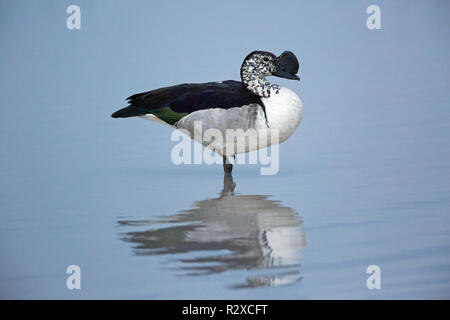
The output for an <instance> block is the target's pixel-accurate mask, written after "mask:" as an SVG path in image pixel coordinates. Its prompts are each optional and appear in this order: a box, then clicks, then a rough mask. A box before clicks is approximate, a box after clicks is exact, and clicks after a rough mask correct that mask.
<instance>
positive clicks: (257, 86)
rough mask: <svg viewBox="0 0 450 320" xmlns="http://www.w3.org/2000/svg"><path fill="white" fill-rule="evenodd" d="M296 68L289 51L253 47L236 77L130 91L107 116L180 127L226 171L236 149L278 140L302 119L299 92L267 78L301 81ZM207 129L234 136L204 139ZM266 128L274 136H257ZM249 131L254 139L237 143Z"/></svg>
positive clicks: (285, 138)
mask: <svg viewBox="0 0 450 320" xmlns="http://www.w3.org/2000/svg"><path fill="white" fill-rule="evenodd" d="M298 70H299V62H298V60H297V57H296V56H295V54H294V53H293V52H291V51H284V52H283V53H282V54H281V55H279V56H276V55H275V54H273V53H271V52H268V51H261V50H256V51H253V52H251V53H250V54H248V55H247V56H246V57H245V59H244V61H243V62H242V65H241V69H240V76H241V81H236V80H226V81H216V82H207V83H183V84H179V85H174V86H170V87H164V88H159V89H155V90H151V91H146V92H142V93H137V94H133V95H132V96H130V97H128V98H127V99H126V101H127V102H128V104H129V105H128V106H126V107H124V108H122V109H120V110H118V111H116V112H114V113H113V114H112V115H111V116H112V118H130V117H140V118H144V119H147V120H152V121H156V122H159V123H162V124H165V125H168V126H170V127H173V128H176V129H179V130H182V131H183V132H185V133H186V134H187V135H188V136H189V137H191V138H192V139H193V140H194V141H198V142H200V143H202V144H203V145H204V146H205V147H207V148H209V149H211V150H213V151H214V152H216V153H217V154H219V155H220V156H222V158H223V168H224V172H225V173H231V171H232V170H233V164H232V162H233V160H232V158H234V157H235V156H236V154H239V153H246V152H251V151H254V150H258V149H262V148H266V147H269V146H270V145H274V144H280V143H282V142H284V141H286V140H287V139H288V138H289V137H290V136H291V135H292V134H293V133H294V131H295V130H296V128H297V127H298V125H299V124H300V122H301V121H302V117H303V104H302V101H301V100H300V98H299V97H298V95H297V94H296V93H295V92H294V91H292V90H290V89H288V88H286V87H282V86H280V85H278V84H275V83H271V82H269V81H268V80H267V79H266V78H267V77H269V76H276V77H280V78H285V79H290V80H298V81H300V78H299V76H298V75H297V73H298ZM208 129H214V130H216V131H218V132H219V133H221V134H222V137H226V134H227V130H235V132H236V134H237V135H238V136H237V137H236V139H235V138H234V137H233V139H228V140H227V139H214V138H213V139H203V137H204V135H202V133H203V132H205V131H207V130H208ZM268 130H269V131H270V132H274V130H275V131H276V132H277V135H276V136H277V138H276V139H272V138H271V139H268V138H265V139H262V138H261V133H263V132H268ZM199 132H200V134H199ZM248 132H251V134H250V136H251V135H253V136H254V137H255V139H256V141H257V143H256V144H249V143H245V145H242V143H243V142H242V141H243V140H244V141H245V139H243V140H242V139H239V135H245V134H248ZM236 140H237V141H236ZM239 141H240V142H239ZM247 141H248V140H247ZM239 144H241V145H239Z"/></svg>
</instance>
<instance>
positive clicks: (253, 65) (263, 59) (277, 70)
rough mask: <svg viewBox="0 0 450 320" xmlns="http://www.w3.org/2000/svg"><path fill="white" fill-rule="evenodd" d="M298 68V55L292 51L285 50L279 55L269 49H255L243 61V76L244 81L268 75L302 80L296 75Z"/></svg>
mask: <svg viewBox="0 0 450 320" xmlns="http://www.w3.org/2000/svg"><path fill="white" fill-rule="evenodd" d="M298 68H299V63H298V60H297V57H296V56H295V54H293V53H292V52H291V51H284V52H283V53H282V54H281V55H280V56H279V57H277V56H275V55H274V54H273V53H271V52H267V51H253V52H252V53H250V54H249V55H248V56H247V57H246V58H245V59H244V62H243V63H242V67H241V78H242V80H243V81H244V83H245V82H246V81H245V80H247V81H249V80H251V79H252V78H253V79H254V78H265V77H267V76H277V77H280V78H286V79H292V80H300V78H299V77H298V76H297V75H296V73H297V72H298Z"/></svg>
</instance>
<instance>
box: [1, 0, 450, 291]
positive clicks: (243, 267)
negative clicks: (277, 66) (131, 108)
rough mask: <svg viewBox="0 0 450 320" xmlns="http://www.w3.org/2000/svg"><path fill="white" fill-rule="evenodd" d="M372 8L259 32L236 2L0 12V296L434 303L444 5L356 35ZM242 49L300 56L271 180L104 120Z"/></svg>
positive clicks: (291, 20) (206, 77) (446, 185)
mask: <svg viewBox="0 0 450 320" xmlns="http://www.w3.org/2000/svg"><path fill="white" fill-rule="evenodd" d="M258 3H259V7H258V8H259V9H258V10H256V11H255V15H256V17H259V18H260V19H259V20H261V21H264V17H265V13H267V12H271V3H269V2H268V3H265V2H261V1H260V2H258ZM369 4H371V3H368V4H366V5H365V4H364V3H361V2H360V1H359V2H357V1H355V2H351V1H349V2H346V3H345V4H341V6H340V7H339V8H337V7H336V10H330V7H332V6H333V5H335V3H334V2H328V3H327V2H323V3H321V4H315V3H313V2H311V3H310V4H303V5H300V4H297V5H296V6H297V7H295V8H293V10H289V12H285V13H284V15H283V16H280V17H278V18H273V21H271V24H270V25H268V26H267V27H264V31H265V32H264V33H262V34H260V33H259V32H257V31H258V30H257V29H255V27H254V24H252V23H251V21H247V20H246V17H247V16H246V15H245V12H243V11H242V5H239V6H234V5H226V4H220V5H219V4H215V5H214V6H213V5H211V4H206V3H198V4H195V5H193V4H191V5H181V4H180V5H175V4H174V3H168V4H166V5H164V6H163V5H162V4H158V5H153V6H151V5H150V4H148V2H140V1H136V2H133V4H132V5H129V6H126V7H125V6H124V4H123V3H122V2H114V1H111V2H110V3H109V6H108V7H107V8H105V7H104V6H102V5H100V4H99V3H98V2H96V1H90V2H86V3H82V4H81V7H82V10H83V17H85V18H83V19H85V20H83V25H82V29H81V30H78V31H69V30H67V29H66V28H65V25H64V19H65V17H66V14H65V9H66V7H67V5H69V3H64V1H61V2H58V4H56V3H51V4H50V3H47V2H39V1H36V2H33V4H29V5H24V4H20V3H15V2H9V3H7V2H2V3H1V4H0V6H1V8H0V14H1V17H2V19H0V21H2V25H3V26H4V27H3V28H0V32H1V35H2V41H3V42H4V44H5V45H4V48H3V50H2V52H1V53H0V59H1V60H0V61H1V68H2V72H0V96H1V101H2V117H1V118H0V140H1V144H0V163H1V165H0V211H1V215H0V230H1V231H0V237H1V241H0V243H1V244H0V259H1V267H0V296H1V297H2V298H57V299H59V298H62V299H66V298H67V299H80V298H87V299H91V298H125V299H133V298H149V299H189V298H192V299H195V298H208V299H314V298H324V299H347V298H356V299H366V298H367V299H388V298H395V299H413V298H450V212H449V211H450V198H449V195H450V182H449V181H450V163H449V160H448V159H449V157H450V140H449V136H450V111H449V105H450V100H449V94H448V92H449V90H450V83H449V79H450V70H449V64H448V56H449V53H450V50H449V42H448V30H449V21H448V18H447V17H446V15H445V12H446V10H444V9H445V8H444V9H443V8H442V6H444V7H447V8H448V5H446V4H442V2H432V1H431V2H422V3H420V2H414V3H412V2H401V1H398V2H396V3H395V4H393V3H383V4H382V5H381V6H382V17H383V18H382V19H383V29H382V30H376V31H369V30H367V28H365V18H366V14H365V9H366V7H367V5H369ZM285 5H286V6H287V5H288V4H287V3H286V4H285ZM217 6H219V7H217ZM237 8H239V10H237ZM200 9H201V10H200ZM253 9H254V8H253ZM294 9H295V10H294ZM406 9H408V10H406ZM244 11H245V10H244ZM5 12H7V13H9V14H8V15H6V14H5ZM199 12H202V14H201V17H200V13H199ZM205 12H206V13H208V12H209V13H210V14H209V15H208V14H206V15H205V14H203V13H205ZM217 12H221V14H220V15H217ZM186 13H189V14H190V15H191V16H192V17H197V18H198V19H193V21H192V24H189V25H186V24H184V23H183V24H182V26H183V28H180V23H179V22H176V21H174V20H177V19H176V18H177V17H178V18H180V21H184V20H182V19H181V18H182V17H184V16H185V14H186ZM19 16H20V17H27V19H25V20H23V19H18V17H19ZM148 17H151V19H150V18H148ZM167 17H171V21H174V22H173V23H171V24H170V26H167V23H166V19H167ZM224 17H232V18H229V19H225V18H224ZM173 18H175V19H173ZM230 19H231V20H230ZM112 21H113V22H114V23H112ZM205 23H206V24H208V26H209V27H208V28H206V29H207V30H206V29H205V28H204V24H205ZM37 26H39V27H37ZM224 26H226V28H224ZM275 26H282V27H279V28H278V27H275ZM158 32H159V33H162V34H158ZM193 33H195V34H196V35H197V36H196V37H192V34H193ZM217 34H219V35H220V39H221V41H205V39H211V37H214V36H217ZM278 37H282V38H278ZM142 39H151V41H140V40H142ZM187 39H189V41H188V40H187ZM268 39H271V41H270V44H267V41H268ZM293 39H294V40H293ZM136 43H139V44H140V46H138V49H136V50H130V48H136ZM180 46H183V54H181V55H180V54H179V53H180ZM287 46H288V47H287ZM223 48H227V50H224V49H223ZM255 48H258V49H265V50H271V51H274V52H276V53H279V52H281V51H283V50H286V49H288V50H291V51H293V52H295V53H296V54H297V56H298V58H299V60H300V64H301V67H300V76H301V77H302V81H301V82H300V83H293V82H289V81H286V80H280V79H278V78H274V79H271V80H273V81H276V82H278V83H280V84H282V85H285V86H288V87H290V88H291V89H292V90H294V91H295V92H297V93H298V95H299V96H300V98H301V99H302V100H303V104H304V106H305V115H304V119H303V122H302V123H301V125H300V127H299V128H298V129H297V131H296V132H295V133H294V135H293V136H292V137H291V138H290V139H289V140H288V141H287V142H285V143H283V144H282V145H281V146H280V170H279V172H278V173H277V174H276V175H273V176H261V175H260V174H259V166H258V165H236V166H235V168H234V171H233V177H230V176H225V177H224V176H223V169H222V166H221V165H212V166H208V165H180V166H176V165H174V164H173V163H172V162H171V161H170V153H171V149H172V147H173V146H174V145H175V143H174V142H172V141H170V134H171V129H170V128H167V127H164V126H161V125H159V124H157V123H151V122H149V121H145V120H142V119H127V120H117V119H111V118H110V117H109V115H110V114H111V113H112V112H113V111H115V110H117V109H118V108H120V107H121V106H123V104H124V103H123V99H124V97H127V96H129V95H130V94H132V93H135V92H139V91H144V90H149V89H151V88H157V87H161V86H165V85H171V84H175V83H182V82H202V81H211V80H225V79H236V78H238V77H239V73H238V68H239V66H240V63H241V59H242V58H243V56H245V54H247V53H248V52H250V51H252V50H254V49H255ZM212 53H214V54H212ZM211 65H214V66H216V68H215V69H214V70H211V68H209V67H208V66H211ZM156 75H157V76H156ZM214 77H217V79H215V78H214ZM232 180H233V181H232ZM234 183H235V184H236V186H235V187H234ZM69 265H78V266H80V268H81V275H82V276H81V279H82V280H81V290H68V289H67V288H66V279H67V277H68V274H66V268H67V267H68V266H69ZM369 265H378V266H379V267H380V269H381V289H380V290H368V288H367V286H366V280H367V278H368V277H369V275H368V274H367V273H366V269H367V267H368V266H369Z"/></svg>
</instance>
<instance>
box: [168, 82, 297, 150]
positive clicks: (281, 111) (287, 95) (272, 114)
mask: <svg viewBox="0 0 450 320" xmlns="http://www.w3.org/2000/svg"><path fill="white" fill-rule="evenodd" d="M262 100H263V102H264V105H265V108H266V115H267V122H266V118H265V116H264V112H263V110H262V108H261V106H260V105H258V104H250V105H245V106H242V107H240V108H230V109H220V108H217V109H205V110H199V111H196V112H193V113H191V114H190V115H188V116H186V117H184V118H182V119H181V120H180V121H178V122H177V123H176V125H175V126H176V128H178V129H182V130H185V131H186V133H187V134H188V135H189V136H190V137H191V138H192V139H194V140H195V141H197V142H200V143H202V144H203V145H204V146H205V147H207V148H209V149H211V150H213V151H215V152H217V153H219V154H220V155H224V156H233V155H235V154H239V153H245V152H251V151H255V150H258V149H262V148H266V147H268V146H270V145H274V144H278V143H281V142H283V141H285V140H286V139H287V138H289V136H291V135H292V133H293V132H294V131H295V128H297V126H298V124H299V123H300V121H301V118H302V113H303V107H302V103H301V101H300V99H299V98H298V96H297V95H296V94H295V93H293V92H292V91H291V90H289V89H287V88H281V90H280V91H279V93H278V94H275V93H274V94H273V95H272V96H271V97H270V98H267V99H266V98H263V99H262ZM267 124H268V125H269V126H267Z"/></svg>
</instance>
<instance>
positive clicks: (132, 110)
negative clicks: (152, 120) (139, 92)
mask: <svg viewBox="0 0 450 320" xmlns="http://www.w3.org/2000/svg"><path fill="white" fill-rule="evenodd" d="M143 114H145V112H143V111H142V110H140V109H139V108H136V107H134V106H128V107H125V108H123V109H120V110H118V111H116V112H114V113H113V114H112V115H111V117H113V118H129V117H137V116H142V115H143Z"/></svg>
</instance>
